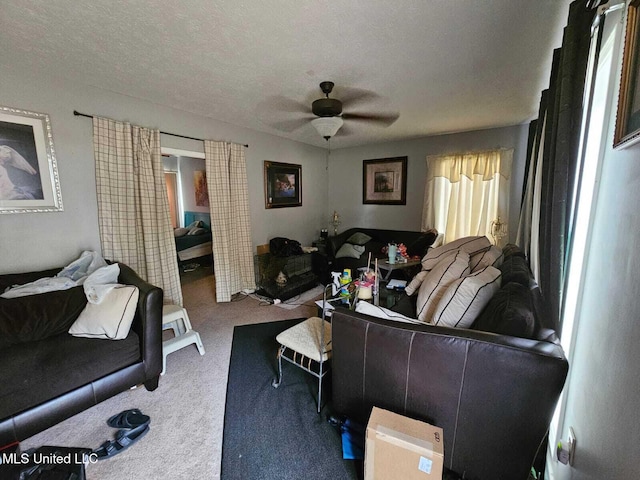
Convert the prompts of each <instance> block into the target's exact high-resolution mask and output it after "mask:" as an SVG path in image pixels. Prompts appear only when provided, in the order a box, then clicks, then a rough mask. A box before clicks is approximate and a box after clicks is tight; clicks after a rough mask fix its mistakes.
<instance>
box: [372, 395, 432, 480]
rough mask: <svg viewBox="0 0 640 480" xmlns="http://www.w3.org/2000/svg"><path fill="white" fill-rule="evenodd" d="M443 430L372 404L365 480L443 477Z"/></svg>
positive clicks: (422, 479) (421, 479) (406, 479)
mask: <svg viewBox="0 0 640 480" xmlns="http://www.w3.org/2000/svg"><path fill="white" fill-rule="evenodd" d="M443 467H444V439H443V436H442V429H441V428H440V427H435V426H433V425H429V424H428V423H425V422H421V421H419V420H413V419H411V418H407V417H404V416H402V415H398V414H397V413H393V412H389V411H387V410H382V409H381V408H378V407H373V411H372V412H371V418H369V423H368V424H367V436H366V441H365V456H364V478H365V480H374V479H375V480H395V479H399V478H402V479H403V480H414V479H415V480H433V479H438V480H441V479H442V470H443Z"/></svg>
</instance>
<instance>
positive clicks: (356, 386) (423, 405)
mask: <svg viewBox="0 0 640 480" xmlns="http://www.w3.org/2000/svg"><path fill="white" fill-rule="evenodd" d="M511 253H512V252H511ZM525 262H526V261H525V260H524V257H522V256H521V255H518V254H517V253H516V256H515V257H513V258H511V259H510V260H508V259H505V262H504V263H503V265H502V267H501V270H502V276H503V284H502V290H504V292H502V293H500V291H499V292H498V293H500V295H498V293H496V294H495V295H494V297H493V298H492V300H491V301H490V303H489V304H488V305H487V306H486V308H485V310H484V311H483V312H482V313H481V314H480V317H479V318H478V320H476V322H475V323H474V324H473V325H472V327H471V328H470V329H460V328H449V327H436V326H433V325H429V324H412V323H401V322H398V321H394V320H387V319H381V318H375V317H372V316H369V315H364V314H360V313H357V312H354V311H350V310H345V309H341V308H338V309H336V311H335V312H334V314H333V318H332V343H333V358H332V365H333V368H332V372H333V373H332V385H333V388H332V389H333V394H332V398H333V408H334V410H335V412H336V413H338V414H340V415H345V416H347V417H349V418H351V419H353V420H356V421H359V422H361V423H363V424H366V422H367V420H368V418H369V415H370V413H371V409H372V407H373V406H378V407H381V408H384V409H387V410H391V411H394V412H396V413H399V414H402V415H406V416H409V417H413V418H417V419H420V420H423V421H426V422H429V423H431V424H434V425H437V426H440V427H442V428H443V430H444V444H445V450H444V454H445V457H444V458H445V467H447V468H449V469H451V470H453V471H454V472H457V473H458V474H459V475H463V474H464V477H463V478H465V479H468V480H501V479H503V480H526V479H527V478H528V475H529V472H530V469H531V466H532V464H533V463H534V459H535V458H536V454H537V453H538V449H539V447H540V446H541V445H544V444H545V437H546V433H547V430H548V427H549V424H550V422H551V418H552V416H553V413H554V409H555V406H556V402H557V400H558V398H559V396H560V393H561V391H562V388H563V385H564V382H565V378H566V375H567V371H568V362H567V360H566V358H565V354H564V352H563V349H562V347H561V346H560V343H559V341H558V339H557V337H556V335H555V332H554V331H553V330H550V329H548V328H545V327H544V319H545V318H544V313H543V308H542V307H544V304H543V303H542V302H541V299H540V295H539V290H538V287H537V285H536V284H535V282H533V280H532V278H531V276H530V273H529V270H528V267H527V266H526V263H525ZM518 282H520V283H518ZM525 282H526V287H525V285H523V284H522V283H525ZM505 289H506V290H505ZM498 297H500V299H498V300H496V302H497V303H500V302H502V304H501V305H496V304H492V302H493V301H494V299H497V298H498ZM405 303H406V302H405ZM494 303H495V302H494ZM405 313H406V312H405ZM527 318H528V319H533V320H534V321H535V325H533V333H532V334H530V335H528V336H529V338H523V337H525V336H526V335H524V334H523V333H522V332H524V331H528V332H529V333H530V332H531V330H530V328H527V327H531V325H528V326H527V325H526V324H527V320H526V319H527ZM518 325H519V326H518ZM523 327H524V328H523ZM478 328H481V329H478ZM491 330H493V331H491ZM496 332H498V333H496ZM515 335H521V336H515ZM542 454H544V452H542Z"/></svg>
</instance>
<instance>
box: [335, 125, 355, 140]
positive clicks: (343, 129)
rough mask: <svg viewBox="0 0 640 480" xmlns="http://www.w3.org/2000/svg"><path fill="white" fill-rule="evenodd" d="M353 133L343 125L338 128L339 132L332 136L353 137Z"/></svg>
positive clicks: (351, 129)
mask: <svg viewBox="0 0 640 480" xmlns="http://www.w3.org/2000/svg"><path fill="white" fill-rule="evenodd" d="M354 133H355V131H354V130H353V128H349V126H348V125H346V124H345V125H342V126H341V127H340V130H338V131H337V132H336V134H335V135H334V136H335V137H346V136H347V135H353V134H354Z"/></svg>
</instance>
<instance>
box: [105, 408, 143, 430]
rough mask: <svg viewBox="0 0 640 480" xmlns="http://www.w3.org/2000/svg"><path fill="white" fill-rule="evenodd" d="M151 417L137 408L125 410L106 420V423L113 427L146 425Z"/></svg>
mask: <svg viewBox="0 0 640 480" xmlns="http://www.w3.org/2000/svg"><path fill="white" fill-rule="evenodd" d="M150 421H151V419H150V418H149V416H148V415H144V414H143V413H142V412H141V411H140V410H138V409H137V408H132V409H131V410H125V411H123V412H120V413H118V414H117V415H114V416H113V417H111V418H110V419H109V420H107V425H109V426H110V427H113V428H137V427H139V426H141V425H148V424H149V422H150Z"/></svg>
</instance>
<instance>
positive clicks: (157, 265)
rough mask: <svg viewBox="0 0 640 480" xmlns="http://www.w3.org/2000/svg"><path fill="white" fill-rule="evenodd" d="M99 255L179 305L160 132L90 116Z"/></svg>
mask: <svg viewBox="0 0 640 480" xmlns="http://www.w3.org/2000/svg"><path fill="white" fill-rule="evenodd" d="M93 148H94V154H95V161H96V190H97V194H98V222H99V225H100V242H101V244H102V255H103V256H104V257H105V258H108V259H110V260H114V261H118V262H122V263H125V264H127V265H128V266H130V267H131V268H133V269H134V270H135V271H136V273H138V275H140V277H142V278H143V279H145V280H146V281H147V282H149V283H151V284H153V285H156V286H158V287H160V288H162V290H163V291H164V303H165V304H168V303H172V304H175V305H180V306H182V289H181V288H180V275H179V273H178V262H177V255H176V245H175V241H174V237H173V231H172V228H171V220H170V217H169V202H168V200H167V189H166V185H165V180H164V171H163V167H162V155H161V153H160V131H159V130H149V129H147V128H142V127H137V126H135V125H131V124H129V123H123V122H116V121H114V120H110V119H107V118H100V117H93Z"/></svg>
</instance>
